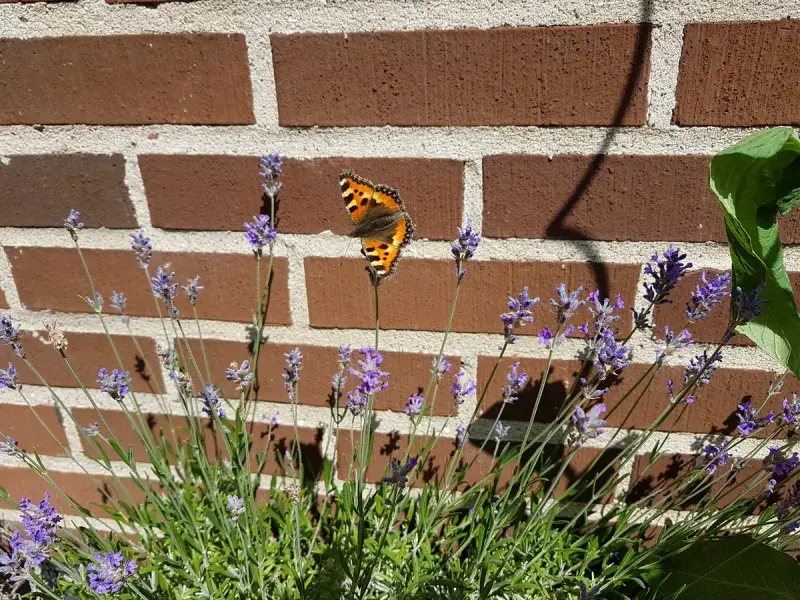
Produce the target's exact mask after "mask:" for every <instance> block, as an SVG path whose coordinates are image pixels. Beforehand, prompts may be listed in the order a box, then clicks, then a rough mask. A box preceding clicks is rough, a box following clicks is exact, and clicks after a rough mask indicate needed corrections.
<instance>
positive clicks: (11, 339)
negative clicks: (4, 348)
mask: <svg viewBox="0 0 800 600" xmlns="http://www.w3.org/2000/svg"><path fill="white" fill-rule="evenodd" d="M21 339H22V333H20V330H19V326H17V325H14V322H13V321H12V320H11V315H3V316H2V317H0V341H1V342H3V343H4V344H9V345H10V346H11V349H12V350H14V354H16V355H17V356H19V357H23V356H25V353H24V352H23V351H22V344H20V343H19V341H20V340H21Z"/></svg>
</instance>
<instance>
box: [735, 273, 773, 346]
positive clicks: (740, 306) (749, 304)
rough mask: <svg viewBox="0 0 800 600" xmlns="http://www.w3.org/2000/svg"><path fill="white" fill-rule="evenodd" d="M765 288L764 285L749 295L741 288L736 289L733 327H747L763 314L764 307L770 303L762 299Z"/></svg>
mask: <svg viewBox="0 0 800 600" xmlns="http://www.w3.org/2000/svg"><path fill="white" fill-rule="evenodd" d="M764 287H765V285H764V284H763V283H762V284H761V285H759V286H758V287H756V288H755V289H754V290H753V291H751V292H749V293H746V292H743V291H742V288H740V287H737V288H736V295H735V296H734V298H733V309H732V310H731V325H732V326H738V325H746V324H747V323H749V322H750V321H752V320H753V319H755V318H756V317H758V316H759V315H760V314H761V311H762V309H763V308H764V305H765V304H767V303H768V302H769V300H763V299H761V297H760V296H761V292H763V291H764ZM731 335H732V334H731Z"/></svg>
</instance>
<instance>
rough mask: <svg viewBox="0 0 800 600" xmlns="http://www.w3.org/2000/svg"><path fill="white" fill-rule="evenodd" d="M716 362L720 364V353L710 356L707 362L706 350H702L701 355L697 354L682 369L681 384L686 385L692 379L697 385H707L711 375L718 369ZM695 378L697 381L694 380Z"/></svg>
mask: <svg viewBox="0 0 800 600" xmlns="http://www.w3.org/2000/svg"><path fill="white" fill-rule="evenodd" d="M718 362H722V353H721V352H717V353H716V354H714V355H712V358H711V359H710V360H709V357H708V350H703V353H702V354H698V355H697V356H695V357H694V358H693V359H691V360H690V361H689V364H688V365H686V366H685V367H684V368H683V371H684V373H683V384H684V385H686V384H688V383H689V382H690V381H692V380H693V379H694V380H695V381H694V382H695V384H697V385H708V384H709V383H711V375H713V374H714V371H716V370H717V368H718V367H719V365H718V364H716V363H718ZM695 377H696V378H697V379H695Z"/></svg>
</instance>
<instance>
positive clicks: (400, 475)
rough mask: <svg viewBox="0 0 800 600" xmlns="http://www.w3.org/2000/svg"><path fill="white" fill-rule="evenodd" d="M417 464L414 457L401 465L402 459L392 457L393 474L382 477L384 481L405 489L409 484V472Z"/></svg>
mask: <svg viewBox="0 0 800 600" xmlns="http://www.w3.org/2000/svg"><path fill="white" fill-rule="evenodd" d="M416 466H417V459H416V458H414V457H412V458H409V459H408V462H407V463H406V464H405V465H402V466H401V465H400V461H398V460H395V459H392V463H391V468H392V474H391V475H389V476H388V477H384V478H383V479H382V481H383V483H388V484H389V485H393V486H395V487H397V488H398V489H403V488H404V487H406V485H408V474H409V473H410V472H411V470H412V469H413V468H414V467H416Z"/></svg>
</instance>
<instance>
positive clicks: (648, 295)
mask: <svg viewBox="0 0 800 600" xmlns="http://www.w3.org/2000/svg"><path fill="white" fill-rule="evenodd" d="M685 258H686V255H685V254H681V251H680V248H678V247H677V246H675V245H674V244H670V246H669V248H667V249H666V250H665V251H664V254H663V257H659V255H658V253H656V254H654V255H653V258H651V259H650V262H649V263H647V265H646V266H645V268H644V272H645V274H647V275H649V276H650V277H652V278H653V281H652V282H649V283H645V284H644V289H645V294H644V297H645V300H648V301H649V302H650V303H652V304H664V303H666V302H669V300H668V299H667V297H668V296H669V294H670V292H671V291H672V290H673V288H674V287H675V285H676V284H677V283H678V280H679V279H680V278H681V277H683V276H684V275H685V274H686V271H688V270H689V269H690V268H691V266H692V263H684V262H683V260H684V259H685Z"/></svg>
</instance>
